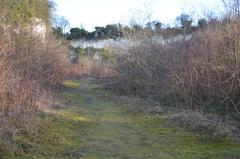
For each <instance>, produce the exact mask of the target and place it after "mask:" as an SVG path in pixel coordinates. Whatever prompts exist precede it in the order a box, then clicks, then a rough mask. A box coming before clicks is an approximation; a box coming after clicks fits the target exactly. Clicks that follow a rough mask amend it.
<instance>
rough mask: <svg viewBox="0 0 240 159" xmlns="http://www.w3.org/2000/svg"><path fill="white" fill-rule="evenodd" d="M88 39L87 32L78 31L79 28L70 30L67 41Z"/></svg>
mask: <svg viewBox="0 0 240 159" xmlns="http://www.w3.org/2000/svg"><path fill="white" fill-rule="evenodd" d="M87 37H88V31H86V30H85V29H83V28H82V29H80V28H72V29H71V30H70V34H69V35H68V39H69V40H74V39H86V38H87Z"/></svg>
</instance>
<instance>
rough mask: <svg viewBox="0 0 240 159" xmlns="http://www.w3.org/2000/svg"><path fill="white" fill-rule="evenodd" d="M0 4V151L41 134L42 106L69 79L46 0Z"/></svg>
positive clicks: (64, 53)
mask: <svg viewBox="0 0 240 159" xmlns="http://www.w3.org/2000/svg"><path fill="white" fill-rule="evenodd" d="M0 8H1V12H0V16H1V25H0V32H1V34H0V59H1V60H0V123H1V124H0V151H1V150H2V149H4V148H5V147H4V145H6V144H7V145H12V146H13V145H14V142H15V139H16V138H17V137H16V136H18V135H19V134H24V135H27V134H34V133H36V132H37V127H38V126H37V125H38V124H37V114H38V112H39V107H40V106H41V104H43V102H46V99H48V98H49V97H50V96H54V95H53V94H54V93H55V92H54V90H56V89H57V87H58V86H59V84H60V83H61V82H62V81H63V79H64V78H65V75H66V65H67V60H66V52H67V49H66V47H65V46H64V45H62V43H61V42H59V41H57V40H56V39H55V38H54V36H52V35H51V32H49V31H48V30H47V28H48V19H49V4H48V1H47V0H11V1H8V0H1V1H0ZM36 18H38V19H39V20H38V21H36ZM36 27H37V28H39V27H40V30H39V29H36ZM45 104H46V103H45Z"/></svg>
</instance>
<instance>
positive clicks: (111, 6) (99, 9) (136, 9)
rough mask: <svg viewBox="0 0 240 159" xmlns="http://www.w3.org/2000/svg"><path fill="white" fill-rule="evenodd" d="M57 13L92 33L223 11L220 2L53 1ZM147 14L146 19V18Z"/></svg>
mask: <svg viewBox="0 0 240 159" xmlns="http://www.w3.org/2000/svg"><path fill="white" fill-rule="evenodd" d="M55 3H56V5H57V6H56V7H57V10H56V14H57V15H59V16H64V17H66V18H67V19H68V20H69V22H70V27H71V28H73V27H83V28H85V29H87V30H88V31H93V30H94V28H95V27H96V26H106V25H107V24H117V23H121V24H124V25H127V24H129V23H130V21H131V20H134V21H137V22H139V23H144V22H146V21H147V20H159V21H160V22H161V23H164V24H171V25H172V24H173V23H174V21H175V19H176V17H177V16H179V15H180V14H182V13H188V14H192V15H194V16H195V17H198V18H202V17H203V16H204V15H206V13H207V12H208V11H209V10H211V11H218V10H221V8H222V5H221V4H222V3H221V0H55ZM146 15H149V16H146Z"/></svg>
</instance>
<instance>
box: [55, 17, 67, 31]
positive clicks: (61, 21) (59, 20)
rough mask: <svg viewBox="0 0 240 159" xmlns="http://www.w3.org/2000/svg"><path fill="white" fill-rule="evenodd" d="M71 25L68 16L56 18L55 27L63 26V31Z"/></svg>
mask: <svg viewBox="0 0 240 159" xmlns="http://www.w3.org/2000/svg"><path fill="white" fill-rule="evenodd" d="M69 26H70V24H69V21H68V19H67V18H66V17H63V16H60V17H57V18H56V19H55V27H56V28H61V29H62V31H63V33H65V32H66V29H67V28H68V27H69Z"/></svg>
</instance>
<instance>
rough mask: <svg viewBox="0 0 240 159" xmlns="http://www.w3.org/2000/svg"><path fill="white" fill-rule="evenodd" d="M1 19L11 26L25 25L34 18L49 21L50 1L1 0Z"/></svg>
mask: <svg viewBox="0 0 240 159" xmlns="http://www.w3.org/2000/svg"><path fill="white" fill-rule="evenodd" d="M0 9H1V13H0V17H1V19H3V20H4V21H5V22H8V23H11V24H18V25H25V24H28V23H29V22H31V20H32V18H39V19H42V20H44V21H46V22H48V19H49V3H48V0H11V1H9V0H1V1H0Z"/></svg>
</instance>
